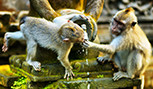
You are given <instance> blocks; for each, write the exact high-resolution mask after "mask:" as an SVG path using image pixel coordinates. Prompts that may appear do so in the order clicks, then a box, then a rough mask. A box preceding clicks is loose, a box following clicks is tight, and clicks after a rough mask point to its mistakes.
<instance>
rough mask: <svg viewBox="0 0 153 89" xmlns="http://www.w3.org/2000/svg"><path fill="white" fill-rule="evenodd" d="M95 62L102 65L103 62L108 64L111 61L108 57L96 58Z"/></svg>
mask: <svg viewBox="0 0 153 89" xmlns="http://www.w3.org/2000/svg"><path fill="white" fill-rule="evenodd" d="M97 61H98V62H99V63H102V64H104V63H105V62H110V61H111V59H110V58H109V57H106V56H105V57H97Z"/></svg>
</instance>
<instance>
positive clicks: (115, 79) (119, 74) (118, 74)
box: [113, 71, 129, 81]
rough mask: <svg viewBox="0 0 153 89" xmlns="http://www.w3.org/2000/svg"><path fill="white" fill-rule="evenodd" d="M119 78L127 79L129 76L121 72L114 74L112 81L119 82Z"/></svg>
mask: <svg viewBox="0 0 153 89" xmlns="http://www.w3.org/2000/svg"><path fill="white" fill-rule="evenodd" d="M121 78H129V76H128V74H127V73H126V72H122V71H119V72H117V73H114V77H113V80H114V81H117V80H119V79H121Z"/></svg>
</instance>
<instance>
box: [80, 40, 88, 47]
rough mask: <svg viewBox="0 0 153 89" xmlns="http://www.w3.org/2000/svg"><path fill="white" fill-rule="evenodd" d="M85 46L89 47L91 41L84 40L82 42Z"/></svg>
mask: <svg viewBox="0 0 153 89" xmlns="http://www.w3.org/2000/svg"><path fill="white" fill-rule="evenodd" d="M81 45H82V46H83V47H84V48H88V47H89V41H86V40H85V41H84V42H83V43H82V44H81Z"/></svg>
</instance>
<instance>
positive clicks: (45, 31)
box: [3, 14, 86, 79]
mask: <svg viewBox="0 0 153 89" xmlns="http://www.w3.org/2000/svg"><path fill="white" fill-rule="evenodd" d="M75 16H76V17H80V16H81V15H79V14H72V15H66V16H60V17H57V18H55V19H54V20H53V22H50V21H47V20H45V19H41V18H34V17H24V18H22V19H21V21H20V29H21V31H20V33H21V37H23V39H25V40H26V43H27V58H26V61H27V63H28V64H29V65H31V66H33V68H34V69H35V70H36V71H40V70H41V63H40V62H38V61H33V58H34V57H35V54H36V48H37V45H40V46H41V47H43V48H47V49H51V50H54V51H55V52H57V54H58V57H57V59H58V60H59V61H60V62H61V64H62V65H63V66H64V67H65V75H64V78H67V79H69V77H71V78H72V77H73V76H74V74H73V72H72V67H71V65H70V63H69V59H68V55H69V52H70V50H71V48H72V46H73V43H76V42H83V41H84V31H83V29H82V28H81V27H80V26H79V25H77V24H75V23H73V22H72V21H70V20H69V19H71V18H72V17H75ZM81 18H82V16H81ZM85 19H86V18H85ZM4 40H5V37H4ZM6 43H7V41H6ZM5 46H7V45H5V43H4V46H3V50H7V49H6V48H7V47H5Z"/></svg>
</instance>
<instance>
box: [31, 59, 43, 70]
mask: <svg viewBox="0 0 153 89" xmlns="http://www.w3.org/2000/svg"><path fill="white" fill-rule="evenodd" d="M29 65H31V66H33V68H34V70H35V71H41V63H40V62H38V61H32V62H30V63H29Z"/></svg>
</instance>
